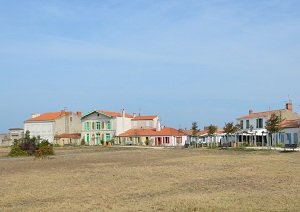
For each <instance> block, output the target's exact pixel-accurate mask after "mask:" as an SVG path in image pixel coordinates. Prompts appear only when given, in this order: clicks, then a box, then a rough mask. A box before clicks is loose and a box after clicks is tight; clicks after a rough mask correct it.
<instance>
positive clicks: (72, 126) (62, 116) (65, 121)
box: [24, 110, 81, 143]
mask: <svg viewBox="0 0 300 212" xmlns="http://www.w3.org/2000/svg"><path fill="white" fill-rule="evenodd" d="M24 131H25V132H26V131H29V132H30V136H31V137H33V136H35V137H37V136H40V137H41V138H42V139H46V140H48V141H49V142H50V143H55V139H54V138H55V137H56V136H59V135H61V134H73V133H80V131H81V112H76V113H73V112H67V111H64V110H62V111H60V112H49V113H44V114H34V115H32V117H31V118H30V119H28V120H26V121H25V122H24Z"/></svg>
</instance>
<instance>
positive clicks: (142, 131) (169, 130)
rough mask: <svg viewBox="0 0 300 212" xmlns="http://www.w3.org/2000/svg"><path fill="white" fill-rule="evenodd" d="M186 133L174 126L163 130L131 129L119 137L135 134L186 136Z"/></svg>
mask: <svg viewBox="0 0 300 212" xmlns="http://www.w3.org/2000/svg"><path fill="white" fill-rule="evenodd" d="M184 135H185V133H183V132H181V131H179V130H176V129H174V128H167V127H166V128H163V129H162V130H161V131H156V129H154V128H152V129H130V130H128V131H126V132H125V133H122V134H120V135H119V137H134V136H184Z"/></svg>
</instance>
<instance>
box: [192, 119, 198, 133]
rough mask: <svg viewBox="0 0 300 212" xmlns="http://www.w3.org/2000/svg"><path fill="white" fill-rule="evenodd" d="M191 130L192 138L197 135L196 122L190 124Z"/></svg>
mask: <svg viewBox="0 0 300 212" xmlns="http://www.w3.org/2000/svg"><path fill="white" fill-rule="evenodd" d="M191 130H192V131H193V135H194V136H195V135H197V133H198V123H197V122H193V123H192V128H191Z"/></svg>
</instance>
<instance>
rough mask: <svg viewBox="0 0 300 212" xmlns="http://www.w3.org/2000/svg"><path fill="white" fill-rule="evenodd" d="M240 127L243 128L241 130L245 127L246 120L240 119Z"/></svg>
mask: <svg viewBox="0 0 300 212" xmlns="http://www.w3.org/2000/svg"><path fill="white" fill-rule="evenodd" d="M240 128H241V130H242V129H244V121H243V120H241V121H240Z"/></svg>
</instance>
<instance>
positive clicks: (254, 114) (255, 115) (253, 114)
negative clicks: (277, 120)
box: [238, 109, 285, 119]
mask: <svg viewBox="0 0 300 212" xmlns="http://www.w3.org/2000/svg"><path fill="white" fill-rule="evenodd" d="M282 111H285V109H282V110H271V111H264V112H257V113H250V114H248V115H246V116H242V117H240V118H238V119H251V118H260V117H268V116H270V115H271V114H273V113H275V114H277V113H280V112H282Z"/></svg>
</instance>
